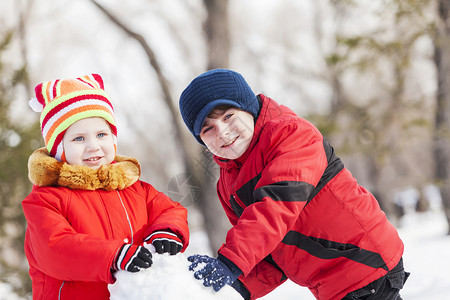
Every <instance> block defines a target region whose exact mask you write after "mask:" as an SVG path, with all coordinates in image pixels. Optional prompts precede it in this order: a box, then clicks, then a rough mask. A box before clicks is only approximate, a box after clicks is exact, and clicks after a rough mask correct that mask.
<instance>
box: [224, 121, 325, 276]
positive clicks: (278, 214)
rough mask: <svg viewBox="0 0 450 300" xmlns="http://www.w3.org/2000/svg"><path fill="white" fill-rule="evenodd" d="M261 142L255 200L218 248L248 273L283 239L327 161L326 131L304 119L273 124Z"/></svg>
mask: <svg viewBox="0 0 450 300" xmlns="http://www.w3.org/2000/svg"><path fill="white" fill-rule="evenodd" d="M259 143H262V144H261V145H259V149H262V150H261V152H262V153H258V154H254V155H262V157H263V161H264V169H263V171H262V172H261V174H260V179H259V181H258V183H257V185H256V186H255V190H254V192H253V198H254V199H253V204H250V205H248V206H247V207H246V208H245V209H244V211H243V213H242V215H241V216H240V218H239V220H238V221H237V224H236V225H235V226H234V227H233V228H231V229H230V230H229V231H228V234H227V238H226V244H224V245H223V246H222V248H221V249H219V253H220V254H222V255H224V256H225V257H227V258H228V259H230V260H231V261H232V262H233V263H235V264H236V265H237V266H238V267H239V268H240V269H241V270H242V271H243V273H244V275H248V274H249V273H250V271H251V270H252V269H253V268H254V266H255V265H256V264H258V263H259V262H260V261H261V260H262V259H263V258H264V257H266V256H267V255H269V254H270V253H271V252H272V251H274V249H275V248H276V247H277V246H278V245H279V244H280V243H281V241H282V240H283V238H284V236H285V235H286V234H287V232H288V231H289V230H290V228H292V226H293V225H294V224H295V222H296V220H297V219H298V217H299V215H300V213H301V211H302V209H303V207H304V206H305V205H306V203H307V200H308V197H309V195H310V194H311V192H312V190H313V189H314V187H315V186H316V185H317V184H318V182H319V180H320V178H321V176H322V174H323V172H324V170H325V168H326V165H327V158H326V153H325V150H324V146H323V137H322V135H321V134H320V132H319V131H318V130H317V129H316V128H315V127H314V126H312V124H310V123H309V122H307V121H306V120H303V119H301V120H300V121H298V120H289V119H285V120H283V121H282V122H280V123H277V124H270V126H267V128H265V129H264V132H263V133H262V134H261V137H260V141H259ZM238 195H239V193H238V192H237V195H234V196H235V197H237V196H238Z"/></svg>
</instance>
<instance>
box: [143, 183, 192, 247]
mask: <svg viewBox="0 0 450 300" xmlns="http://www.w3.org/2000/svg"><path fill="white" fill-rule="evenodd" d="M142 184H143V185H144V187H145V188H146V190H147V211H148V224H149V228H148V229H147V231H146V233H145V236H148V235H150V234H151V233H153V232H155V231H158V230H166V229H169V230H171V231H172V232H174V233H175V234H176V235H177V236H178V237H179V238H180V239H181V241H182V242H183V249H182V250H181V251H184V250H186V248H187V246H188V245H189V228H188V222H187V209H186V208H185V207H184V206H182V205H181V204H180V203H178V202H176V201H173V200H171V199H170V198H169V197H168V196H166V195H165V194H163V193H161V192H159V191H157V190H156V189H155V188H154V187H153V186H152V185H151V184H148V183H145V182H143V183H142Z"/></svg>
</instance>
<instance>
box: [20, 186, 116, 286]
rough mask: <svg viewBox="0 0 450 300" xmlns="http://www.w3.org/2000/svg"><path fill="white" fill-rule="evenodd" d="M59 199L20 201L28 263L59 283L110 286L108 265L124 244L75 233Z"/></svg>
mask: <svg viewBox="0 0 450 300" xmlns="http://www.w3.org/2000/svg"><path fill="white" fill-rule="evenodd" d="M66 196H67V194H66ZM60 197H62V196H61V194H57V193H51V192H46V193H40V192H32V193H31V194H30V195H29V196H28V197H27V198H25V200H24V201H23V202H22V207H23V211H24V214H25V217H26V219H27V233H26V238H25V252H26V254H27V258H28V261H29V264H30V265H31V266H33V267H36V268H37V269H39V270H41V271H42V272H44V273H46V274H48V275H50V276H52V277H54V278H57V279H60V280H69V281H72V280H79V281H103V282H107V283H113V282H114V278H113V276H112V274H111V265H112V262H113V260H114V257H115V255H116V252H117V250H118V249H119V247H120V246H121V245H122V243H123V241H118V240H106V239H102V238H98V237H94V236H90V235H87V234H80V233H77V232H75V230H74V229H73V227H72V226H71V224H70V223H69V222H68V221H67V219H66V218H65V217H64V216H63V213H62V212H63V210H64V209H63V207H61V201H60ZM68 197H70V196H68ZM74 245H80V246H74ZM80 266H83V267H80Z"/></svg>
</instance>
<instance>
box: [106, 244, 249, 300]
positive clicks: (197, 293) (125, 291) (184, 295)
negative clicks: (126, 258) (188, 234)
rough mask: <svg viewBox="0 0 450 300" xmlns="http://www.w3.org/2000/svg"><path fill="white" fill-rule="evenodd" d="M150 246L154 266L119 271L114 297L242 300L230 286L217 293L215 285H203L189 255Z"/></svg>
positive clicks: (112, 297) (117, 299)
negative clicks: (207, 286)
mask: <svg viewBox="0 0 450 300" xmlns="http://www.w3.org/2000/svg"><path fill="white" fill-rule="evenodd" d="M147 248H148V249H150V252H152V254H153V264H152V266H151V267H150V268H148V269H145V270H141V271H140V272H138V273H130V272H126V271H119V272H117V273H116V279H117V281H116V282H115V283H114V284H112V285H111V284H110V285H109V286H108V288H109V291H110V293H111V297H110V299H111V300H122V299H133V300H141V299H142V300H149V299H151V300H168V299H187V300H189V299H195V300H210V299H227V300H242V297H240V295H239V294H238V293H237V292H236V291H235V290H234V289H233V288H232V287H230V286H225V287H224V288H222V289H221V290H220V291H219V292H217V293H216V292H214V291H213V289H212V288H205V287H203V285H202V281H200V280H197V279H195V278H194V276H193V275H192V274H193V273H192V272H191V271H189V264H190V263H189V262H188V261H187V256H186V255H185V254H183V253H179V254H177V255H169V254H167V253H165V254H157V253H155V250H154V247H153V246H152V245H147Z"/></svg>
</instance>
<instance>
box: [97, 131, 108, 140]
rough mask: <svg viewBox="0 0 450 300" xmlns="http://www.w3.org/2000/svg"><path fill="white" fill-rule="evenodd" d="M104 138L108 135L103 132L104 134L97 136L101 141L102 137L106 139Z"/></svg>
mask: <svg viewBox="0 0 450 300" xmlns="http://www.w3.org/2000/svg"><path fill="white" fill-rule="evenodd" d="M104 136H106V133H103V132H102V133H99V134H97V137H98V138H100V139H101V138H102V137H104Z"/></svg>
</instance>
